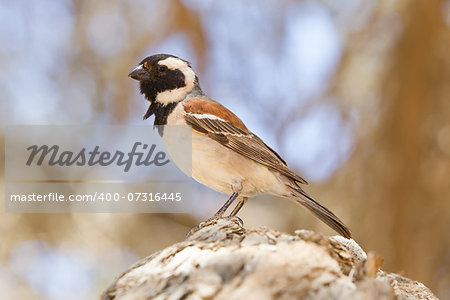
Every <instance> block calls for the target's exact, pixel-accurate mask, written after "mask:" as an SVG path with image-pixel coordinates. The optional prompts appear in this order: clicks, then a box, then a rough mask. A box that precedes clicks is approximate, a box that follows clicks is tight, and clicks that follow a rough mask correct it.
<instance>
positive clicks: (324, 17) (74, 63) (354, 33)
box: [0, 0, 450, 299]
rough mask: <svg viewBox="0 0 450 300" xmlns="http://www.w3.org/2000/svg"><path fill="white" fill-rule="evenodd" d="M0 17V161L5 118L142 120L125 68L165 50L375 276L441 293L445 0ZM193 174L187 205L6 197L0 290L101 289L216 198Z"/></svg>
mask: <svg viewBox="0 0 450 300" xmlns="http://www.w3.org/2000/svg"><path fill="white" fill-rule="evenodd" d="M0 20H1V21H0V22H1V26H0V64H1V71H0V99H1V102H0V124H1V131H2V139H1V143H2V147H1V148H0V149H1V150H0V151H2V153H1V154H2V156H4V153H3V151H4V138H3V137H4V132H5V131H6V130H7V128H8V126H9V125H19V124H28V125H33V124H61V125H63V124H102V125H105V124H134V125H148V126H151V125H152V124H153V119H152V118H151V119H149V120H146V121H142V116H143V115H144V113H145V111H146V108H147V103H146V101H144V99H143V97H142V96H141V95H140V94H139V92H138V84H137V83H136V82H135V81H133V80H131V79H129V78H127V74H128V73H129V71H130V70H131V69H132V68H134V67H135V66H136V65H137V63H138V62H140V61H141V60H142V59H143V58H144V57H146V56H148V55H151V54H155V53H170V54H174V55H177V56H180V57H182V58H185V59H187V60H189V61H191V62H192V65H193V66H194V68H195V69H196V71H197V73H198V74H199V78H200V84H201V86H202V88H203V90H204V91H205V92H206V93H207V94H208V95H209V96H210V97H212V98H214V99H216V100H218V101H220V102H221V103H223V104H225V105H226V106H227V107H229V108H230V109H231V110H232V111H233V112H235V113H236V114H237V115H238V116H239V117H240V118H241V119H242V120H244V122H245V123H246V124H247V126H248V127H249V128H250V130H252V131H253V132H255V133H256V134H257V135H259V136H260V137H261V138H263V139H264V140H265V141H266V142H267V144H269V145H270V146H272V147H273V148H274V149H275V150H276V151H278V152H279V153H280V154H281V155H282V156H283V157H284V158H285V160H286V161H287V162H288V164H289V165H290V167H291V168H292V169H293V170H295V171H296V172H298V173H299V174H300V175H302V177H304V178H305V179H306V180H308V181H309V183H310V185H309V186H307V187H306V188H305V189H306V191H307V192H308V193H309V194H311V195H312V196H313V197H314V198H316V199H317V200H319V201H320V202H321V203H323V204H324V205H326V206H327V207H328V208H330V209H331V210H332V211H333V212H335V213H336V214H337V215H338V216H339V217H340V218H341V219H342V220H343V221H345V223H346V224H347V225H349V227H350V228H351V229H352V231H353V234H354V238H355V240H356V241H357V242H358V243H359V244H360V245H361V246H362V247H363V248H364V249H365V250H366V251H375V252H376V253H378V254H379V255H381V256H383V257H384V259H385V264H384V266H383V269H384V270H385V271H390V272H397V273H400V274H402V275H405V276H407V277H409V278H412V279H414V280H418V281H421V282H422V283H424V284H425V285H427V286H428V287H430V288H431V289H432V291H433V292H434V293H436V294H437V295H438V296H439V297H440V298H441V299H450V1H449V0H445V1H444V0H441V1H439V0H429V1H426V0H416V1H413V0H379V1H369V0H346V1H338V2H337V1H333V0H316V1H310V0H308V1H306V0H305V1H303V0H286V1H275V0H272V1H269V0H267V1H261V0H251V1H245V4H243V1H237V0H228V1H212V0H172V1H166V0H152V1H150V0H124V1H119V0H116V1H111V0H97V1H87V0H86V1H82V0H80V1H78V0H72V1H71V0H60V1H52V0H39V1H37V0H36V1H32V0H17V1H7V0H0ZM18 138H20V137H18ZM3 161H4V160H3V159H2V160H1V164H2V165H1V167H2V169H4V164H3ZM2 174H3V175H2V183H3V184H2V191H1V192H2V193H1V195H2V196H1V197H2V201H4V172H2ZM192 184H193V186H194V197H193V198H194V200H193V207H194V209H195V212H194V214H192V215H185V214H178V215H176V214H72V215H69V214H8V213H5V212H4V205H2V206H1V208H0V209H1V213H0V238H1V240H0V291H1V293H2V296H1V298H2V299H62V298H64V299H96V298H97V297H98V295H99V294H100V293H101V291H102V290H103V289H105V288H106V287H107V285H108V284H109V283H110V282H111V281H112V280H113V278H114V277H115V276H118V275H119V274H120V272H121V271H123V270H125V269H126V268H127V267H129V266H130V265H131V264H133V263H134V262H135V261H136V260H138V259H140V258H143V257H145V256H147V255H150V254H151V253H153V252H154V251H157V250H159V249H162V248H164V247H166V246H169V245H171V244H173V243H175V242H178V241H181V240H183V239H184V237H185V234H186V232H187V231H188V230H189V229H190V228H192V227H194V226H195V225H197V224H198V222H200V221H201V220H204V219H206V218H208V217H210V216H211V215H212V214H213V213H214V212H215V211H216V210H217V209H218V208H219V207H220V206H221V205H222V204H223V203H224V201H225V200H226V199H227V196H226V195H222V194H219V193H216V192H214V191H212V190H209V189H208V188H205V187H203V186H201V185H199V184H197V183H195V182H193V183H192ZM240 216H241V218H242V219H243V220H244V222H245V226H246V227H258V226H267V227H271V228H275V229H278V230H282V231H286V232H289V233H293V232H294V230H296V229H301V228H303V229H311V230H316V231H319V232H323V233H325V234H334V233H333V232H332V231H331V230H330V229H328V228H327V227H326V226H325V225H323V224H322V223H321V222H320V221H318V220H317V219H316V218H314V217H312V216H310V215H309V214H308V213H307V212H306V210H305V209H303V208H302V207H299V206H297V205H296V204H295V203H291V202H289V201H287V200H283V199H278V198H272V197H268V196H262V197H257V198H253V199H250V201H249V202H248V203H247V204H246V206H245V207H244V208H243V210H242V212H241V214H240Z"/></svg>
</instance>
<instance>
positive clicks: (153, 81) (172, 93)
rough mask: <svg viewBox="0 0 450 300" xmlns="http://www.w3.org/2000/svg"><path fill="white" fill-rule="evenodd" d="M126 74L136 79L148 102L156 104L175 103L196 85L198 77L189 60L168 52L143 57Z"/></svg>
mask: <svg viewBox="0 0 450 300" xmlns="http://www.w3.org/2000/svg"><path fill="white" fill-rule="evenodd" d="M128 76H129V77H131V78H133V79H135V80H138V81H139V83H140V88H141V93H142V94H144V95H145V97H146V98H147V100H148V101H149V102H150V104H153V103H155V105H158V106H161V105H162V106H167V105H171V104H173V103H177V102H179V101H181V100H183V99H184V98H185V97H186V96H187V94H188V93H190V92H191V91H192V90H193V89H194V88H196V87H198V78H197V76H196V75H195V72H194V70H192V67H191V65H190V64H189V62H187V61H185V60H183V59H181V58H178V57H176V56H173V55H168V54H156V55H152V56H149V57H147V58H145V59H144V60H142V61H141V62H140V63H139V65H138V66H137V67H136V68H135V69H133V70H132V71H131V72H130V74H128Z"/></svg>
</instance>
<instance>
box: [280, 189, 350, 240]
mask: <svg viewBox="0 0 450 300" xmlns="http://www.w3.org/2000/svg"><path fill="white" fill-rule="evenodd" d="M288 187H289V188H290V189H292V191H293V192H294V194H293V195H294V197H293V199H294V200H295V201H297V202H299V203H300V204H301V205H303V206H305V207H306V208H307V209H308V210H309V211H310V212H312V213H313V214H314V215H316V216H317V217H318V218H319V219H320V220H322V222H324V223H325V224H327V225H328V226H330V227H331V228H332V229H334V230H335V231H336V232H338V233H339V234H340V235H342V236H344V237H346V238H348V239H350V238H352V233H351V232H350V229H348V227H347V226H346V225H345V224H344V223H343V222H342V221H341V220H339V218H338V217H337V216H336V215H335V214H333V213H332V212H331V211H330V210H328V208H326V207H325V206H323V205H321V204H320V203H318V202H316V201H315V200H314V199H313V198H311V197H310V196H309V195H308V194H306V193H305V191H303V190H302V189H301V188H299V187H296V188H294V187H292V186H290V185H288Z"/></svg>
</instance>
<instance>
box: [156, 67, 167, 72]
mask: <svg viewBox="0 0 450 300" xmlns="http://www.w3.org/2000/svg"><path fill="white" fill-rule="evenodd" d="M158 70H159V71H160V72H165V71H167V67H166V66H159V68H158Z"/></svg>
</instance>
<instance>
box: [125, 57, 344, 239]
mask: <svg viewBox="0 0 450 300" xmlns="http://www.w3.org/2000/svg"><path fill="white" fill-rule="evenodd" d="M128 76H129V77H130V78H132V79H134V80H137V81H139V87H140V92H141V94H143V95H144V97H145V98H146V100H147V101H148V103H149V107H148V109H147V112H146V113H145V115H144V120H145V119H147V118H149V117H150V116H152V115H154V116H155V118H154V126H156V125H186V126H188V128H190V130H191V131H192V174H191V175H192V177H193V178H194V179H195V180H196V181H198V182H200V183H201V184H203V185H205V186H207V187H209V188H211V189H213V190H215V191H218V192H221V193H224V194H227V195H230V197H229V199H228V200H227V201H226V202H225V204H224V205H223V206H222V207H221V208H220V209H219V210H218V211H217V212H216V213H215V214H214V216H213V217H212V218H211V219H220V218H224V214H225V212H226V210H227V209H228V208H229V207H230V206H231V205H232V203H233V202H234V201H235V200H236V199H238V200H239V201H238V203H237V204H236V206H235V207H234V209H233V210H232V211H231V213H230V215H229V216H227V217H237V213H238V212H239V211H240V209H241V208H242V207H243V206H244V204H245V203H246V202H247V200H248V198H249V197H253V196H256V195H260V194H270V195H274V196H277V197H282V198H287V199H291V200H294V201H295V202H297V203H299V204H301V205H302V206H304V207H305V208H307V209H308V210H309V211H310V212H311V213H312V214H314V215H315V216H317V217H318V218H319V219H320V220H322V221H323V222H324V223H325V224H327V225H328V226H329V227H330V228H332V229H334V230H335V231H336V232H337V233H339V234H340V235H342V236H344V237H346V238H351V237H352V234H351V232H350V230H349V228H348V227H347V226H346V225H345V224H344V223H343V222H342V221H341V220H340V219H339V218H338V217H337V216H336V215H335V214H334V213H332V212H331V211H330V210H329V209H327V208H326V207H325V206H323V205H322V204H320V203H319V202H317V201H316V200H314V199H313V198H312V197H311V196H309V195H308V194H307V193H306V192H305V191H304V190H303V188H302V185H305V184H307V182H306V180H304V179H303V178H301V177H300V176H298V175H297V174H296V173H294V172H293V171H291V170H290V169H289V167H288V165H287V163H286V162H285V161H284V160H283V158H282V157H281V156H280V155H279V154H278V153H277V152H275V151H274V150H273V149H272V148H270V147H269V146H268V145H267V144H266V143H264V141H263V140H262V139H260V138H259V137H258V136H256V135H255V134H254V133H252V132H251V131H250V130H249V129H248V128H247V127H246V125H245V124H244V123H243V122H242V121H241V119H239V118H238V117H237V116H236V115H235V114H234V113H232V112H231V111H230V110H229V109H227V108H226V107H225V106H223V105H222V104H220V103H219V102H216V101H215V100H213V99H211V98H209V97H208V96H207V95H206V94H205V93H204V92H203V90H202V89H201V88H200V84H199V79H198V76H197V75H196V73H195V72H194V69H193V68H192V66H191V64H190V62H188V61H187V60H184V59H182V58H179V57H177V56H174V55H170V54H155V55H151V56H148V57H146V58H144V59H143V60H142V61H141V62H140V63H139V64H138V65H137V67H135V68H134V69H133V70H132V71H131V72H130V73H129V74H128ZM160 134H162V135H163V139H164V133H163V132H162V131H160ZM175 163H176V162H175Z"/></svg>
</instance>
